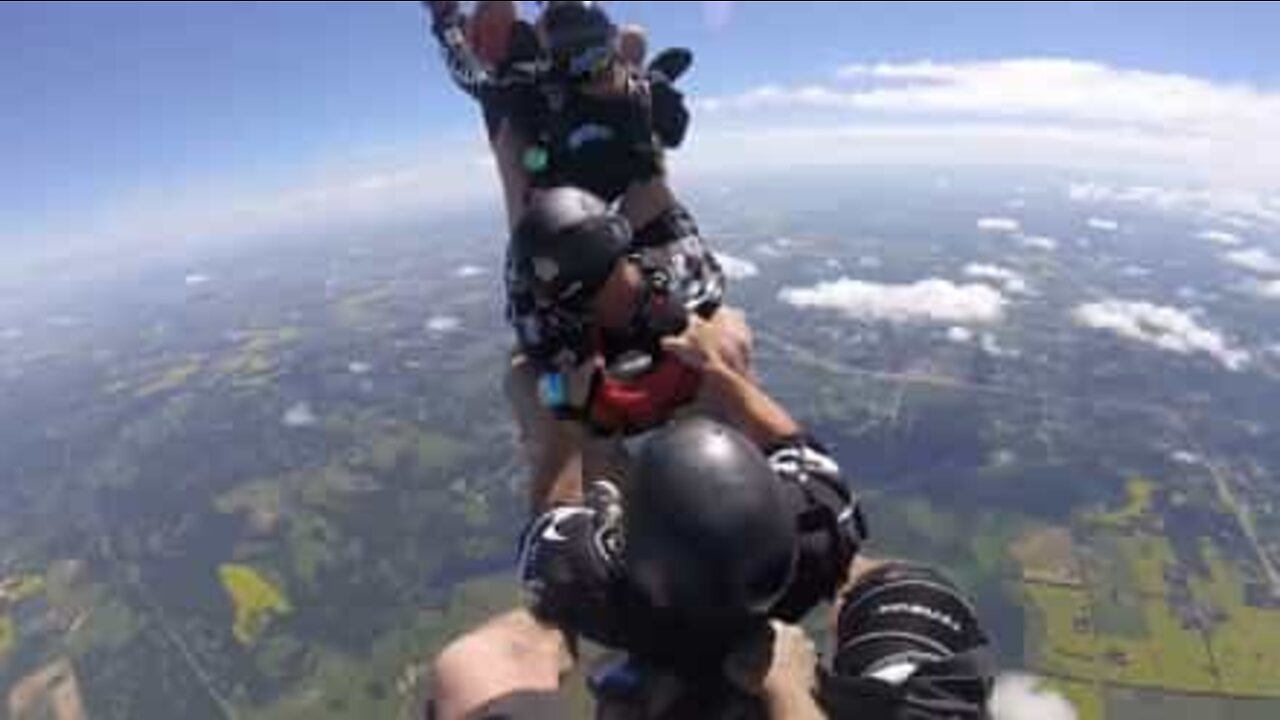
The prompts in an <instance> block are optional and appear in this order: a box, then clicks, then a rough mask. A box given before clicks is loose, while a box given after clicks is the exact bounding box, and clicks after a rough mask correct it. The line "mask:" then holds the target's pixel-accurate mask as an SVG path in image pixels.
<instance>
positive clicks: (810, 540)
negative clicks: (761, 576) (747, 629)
mask: <svg viewBox="0 0 1280 720" xmlns="http://www.w3.org/2000/svg"><path fill="white" fill-rule="evenodd" d="M769 464H770V465H772V466H773V470H774V472H775V473H777V475H778V479H779V481H781V482H782V484H783V490H784V492H785V494H786V497H787V501H788V504H789V505H790V507H791V509H792V511H793V512H795V514H796V522H797V524H798V529H799V531H800V553H799V556H798V558H797V560H796V572H795V576H794V577H793V578H792V581H791V586H790V587H789V588H788V589H787V594H786V595H785V596H784V597H783V598H782V600H781V601H779V603H778V605H777V606H775V608H774V612H773V616H774V617H777V618H779V619H781V620H784V621H787V622H798V621H799V620H800V619H801V618H803V617H804V616H805V615H807V614H808V613H809V611H810V610H812V609H813V608H814V607H815V606H817V604H818V603H820V602H822V601H824V600H831V599H834V597H835V594H836V592H838V591H839V589H840V586H841V585H842V584H843V583H844V581H845V579H846V578H847V577H848V573H849V566H850V564H851V563H852V562H853V559H854V557H856V556H857V554H858V550H859V549H860V548H861V547H862V543H863V542H865V541H866V538H867V527H866V521H865V520H864V519H863V517H862V510H861V507H860V506H859V503H858V498H857V496H856V495H854V493H853V491H851V490H850V489H849V487H848V486H847V485H846V484H845V482H844V480H843V479H842V478H841V474H840V466H839V465H838V464H837V463H836V462H835V460H834V459H832V458H831V456H830V455H829V454H828V453H827V452H826V450H825V449H824V448H823V447H822V446H821V445H819V444H817V443H816V442H813V441H811V440H807V439H796V440H792V441H790V442H788V443H785V444H784V445H783V446H781V447H780V448H778V449H776V450H774V452H772V453H771V454H770V456H769Z"/></svg>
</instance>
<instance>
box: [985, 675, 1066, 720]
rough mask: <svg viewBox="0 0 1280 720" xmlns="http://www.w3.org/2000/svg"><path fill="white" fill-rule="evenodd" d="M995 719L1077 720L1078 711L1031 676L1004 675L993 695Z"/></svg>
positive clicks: (993, 715) (997, 682)
mask: <svg viewBox="0 0 1280 720" xmlns="http://www.w3.org/2000/svg"><path fill="white" fill-rule="evenodd" d="M991 717H992V720H1077V718H1078V716H1077V714H1076V709H1075V708H1074V707H1073V706H1072V705H1071V703H1070V702H1069V701H1068V700H1067V699H1066V698H1064V697H1062V696H1061V695H1059V694H1057V693H1055V692H1053V691H1052V690H1049V689H1048V688H1046V687H1045V686H1044V683H1043V681H1041V680H1040V679H1039V678H1034V677H1031V676H1029V675H1003V676H1001V677H1000V678H998V679H997V680H996V685H995V691H994V692H993V693H992V695H991Z"/></svg>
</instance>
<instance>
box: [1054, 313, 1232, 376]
mask: <svg viewBox="0 0 1280 720" xmlns="http://www.w3.org/2000/svg"><path fill="white" fill-rule="evenodd" d="M1072 317H1073V318H1074V319H1075V321H1076V323H1078V324H1079V325H1081V326H1083V327H1087V328H1092V329H1094V330H1102V331H1105V332H1110V333H1112V334H1114V335H1117V336H1119V337H1122V338H1125V339H1127V340H1132V341H1135V342H1139V343H1143V344H1144V345H1149V346H1151V347H1154V348H1157V349H1159V350H1164V351H1166V352H1171V353H1176V354H1178V355H1196V354H1203V355H1208V356H1209V357H1211V358H1213V359H1214V360H1217V361H1218V362H1219V363H1220V364H1221V365H1222V366H1223V367H1225V368H1227V369H1228V370H1233V371H1237V370H1241V369H1243V368H1244V366H1245V365H1246V364H1247V363H1248V362H1249V359H1250V358H1249V353H1248V352H1247V351H1245V350H1242V349H1239V348H1236V347H1233V346H1232V345H1231V343H1230V342H1228V341H1227V339H1226V338H1225V337H1223V335H1222V334H1221V333H1219V332H1218V331H1216V330H1213V329H1210V328H1207V327H1204V326H1202V325H1201V324H1200V323H1199V322H1197V321H1196V319H1195V318H1193V317H1192V316H1191V315H1190V314H1188V313H1187V312H1184V311H1182V310H1179V309H1177V308H1172V307H1164V306H1160V305H1153V304H1151V303H1147V302H1128V301H1124V300H1106V301H1104V302H1100V303H1089V304H1085V305H1081V306H1079V307H1077V308H1076V309H1075V310H1074V311H1073V312H1072Z"/></svg>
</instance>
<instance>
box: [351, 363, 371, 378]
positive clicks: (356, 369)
mask: <svg viewBox="0 0 1280 720" xmlns="http://www.w3.org/2000/svg"><path fill="white" fill-rule="evenodd" d="M347 372H349V373H351V374H352V375H368V374H369V373H371V372H373V366H372V365H370V364H369V363H367V362H361V361H359V360H355V361H352V362H350V363H347Z"/></svg>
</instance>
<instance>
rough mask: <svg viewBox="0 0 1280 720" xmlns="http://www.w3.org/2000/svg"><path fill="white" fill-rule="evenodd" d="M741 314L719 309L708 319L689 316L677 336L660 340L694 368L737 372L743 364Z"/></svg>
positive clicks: (743, 326) (742, 324)
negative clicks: (683, 329)
mask: <svg viewBox="0 0 1280 720" xmlns="http://www.w3.org/2000/svg"><path fill="white" fill-rule="evenodd" d="M739 325H740V326H741V327H742V328H745V323H744V322H743V321H742V315H741V314H740V313H736V312H734V311H732V310H727V309H721V310H720V311H719V312H717V313H716V314H715V315H714V316H713V317H712V318H711V319H710V320H703V319H702V318H701V317H698V316H696V315H692V316H690V318H689V326H688V327H687V328H686V329H685V331H684V332H683V333H682V334H680V335H678V336H676V337H669V338H663V339H662V349H663V350H666V351H667V352H669V353H671V354H673V355H675V356H676V357H677V358H678V359H679V360H680V362H682V363H684V364H685V365H687V366H689V367H690V368H692V369H694V370H699V371H702V372H713V371H720V370H729V369H732V370H734V371H740V366H741V365H742V359H741V356H742V350H741V347H740V346H741V339H740V338H741V330H740V328H739Z"/></svg>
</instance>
